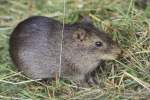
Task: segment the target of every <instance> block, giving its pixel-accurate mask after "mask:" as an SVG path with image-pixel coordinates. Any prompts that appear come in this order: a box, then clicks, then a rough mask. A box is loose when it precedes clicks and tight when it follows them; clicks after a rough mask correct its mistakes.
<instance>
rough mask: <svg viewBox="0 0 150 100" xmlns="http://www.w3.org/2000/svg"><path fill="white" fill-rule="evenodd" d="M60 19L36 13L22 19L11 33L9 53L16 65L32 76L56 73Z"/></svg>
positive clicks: (45, 75) (43, 76)
mask: <svg viewBox="0 0 150 100" xmlns="http://www.w3.org/2000/svg"><path fill="white" fill-rule="evenodd" d="M60 28H61V24H60V23H59V22H58V21H55V20H53V19H50V18H47V17H41V16H35V17H31V18H28V19H27V20H24V21H23V22H21V23H19V24H18V25H17V27H16V28H15V30H14V31H13V33H12V35H11V37H10V55H11V57H12V60H13V62H14V63H15V65H16V66H17V67H18V68H19V69H20V70H23V71H24V73H25V74H26V75H27V76H29V77H32V78H45V77H51V75H55V74H54V73H55V72H57V70H58V68H57V67H58V64H59V62H58V61H59V52H60V51H59V50H60V36H61V34H60V31H59V30H60Z"/></svg>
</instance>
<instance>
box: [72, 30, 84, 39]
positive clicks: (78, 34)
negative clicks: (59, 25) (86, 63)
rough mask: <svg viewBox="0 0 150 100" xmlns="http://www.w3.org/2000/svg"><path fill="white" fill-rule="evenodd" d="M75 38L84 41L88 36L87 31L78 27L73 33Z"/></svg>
mask: <svg viewBox="0 0 150 100" xmlns="http://www.w3.org/2000/svg"><path fill="white" fill-rule="evenodd" d="M73 38H75V39H76V40H80V41H83V40H84V39H85V38H86V31H85V30H84V29H81V28H79V29H77V30H76V31H75V32H74V34H73Z"/></svg>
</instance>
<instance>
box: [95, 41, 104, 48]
mask: <svg viewBox="0 0 150 100" xmlns="http://www.w3.org/2000/svg"><path fill="white" fill-rule="evenodd" d="M95 45H96V47H101V46H103V43H102V42H100V41H97V42H95Z"/></svg>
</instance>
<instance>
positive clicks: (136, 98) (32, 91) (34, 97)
mask: <svg viewBox="0 0 150 100" xmlns="http://www.w3.org/2000/svg"><path fill="white" fill-rule="evenodd" d="M134 2H135V0H124V1H123V0H66V16H65V23H74V22H76V21H77V20H78V19H79V14H82V15H87V14H88V15H90V16H91V17H92V20H93V22H94V24H95V26H97V27H99V28H100V29H102V30H104V31H106V32H108V33H109V34H110V35H111V36H112V38H113V39H114V40H116V41H117V42H118V43H119V45H120V47H121V48H122V49H123V50H124V51H125V52H124V55H123V57H122V58H120V59H119V60H115V61H109V62H107V63H106V66H105V69H103V70H102V73H99V74H98V77H99V80H100V86H99V87H90V88H83V87H79V88H77V87H76V86H75V85H74V83H70V84H69V83H66V82H64V81H63V80H60V81H59V82H55V81H52V82H48V83H43V82H40V81H34V80H31V79H28V78H26V77H25V76H23V75H22V74H20V73H19V72H17V70H16V69H15V67H14V65H13V64H12V62H11V60H10V58H9V52H8V47H9V46H8V40H9V35H10V34H11V32H12V30H13V29H14V27H15V26H16V25H17V23H18V22H20V21H21V20H23V19H25V18H27V17H29V16H31V15H43V16H49V17H53V18H54V19H57V20H60V21H63V12H64V11H63V8H64V6H63V0H32V1H31V0H19V1H18V0H1V1H0V4H1V6H0V98H1V99H2V100H10V99H11V100H12V99H18V100H26V99H27V100H148V99H149V98H150V7H149V6H148V7H147V8H146V9H145V10H142V9H138V8H137V7H135V5H134Z"/></svg>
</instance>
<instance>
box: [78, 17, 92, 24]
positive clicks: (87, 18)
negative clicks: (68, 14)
mask: <svg viewBox="0 0 150 100" xmlns="http://www.w3.org/2000/svg"><path fill="white" fill-rule="evenodd" d="M79 19H80V22H81V23H93V22H92V18H91V17H90V16H88V15H87V16H82V15H79Z"/></svg>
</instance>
